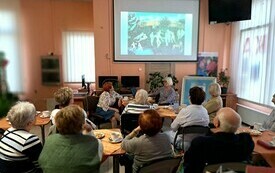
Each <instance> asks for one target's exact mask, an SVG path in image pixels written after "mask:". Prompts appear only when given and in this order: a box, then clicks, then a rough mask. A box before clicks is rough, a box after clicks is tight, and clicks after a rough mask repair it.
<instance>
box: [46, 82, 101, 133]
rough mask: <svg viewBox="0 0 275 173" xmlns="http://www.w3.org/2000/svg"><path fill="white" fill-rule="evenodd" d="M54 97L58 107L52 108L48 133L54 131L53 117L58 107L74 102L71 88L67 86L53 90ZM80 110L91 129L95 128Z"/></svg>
mask: <svg viewBox="0 0 275 173" xmlns="http://www.w3.org/2000/svg"><path fill="white" fill-rule="evenodd" d="M54 98H55V101H56V102H57V103H58V104H59V108H57V109H54V110H53V111H52V112H51V121H52V124H53V126H51V127H50V130H49V135H50V134H52V133H56V126H55V119H54V118H55V116H56V114H57V113H58V112H59V111H60V109H62V108H65V107H67V106H69V105H71V104H73V102H74V99H73V90H72V89H71V88H69V87H62V88H59V89H58V90H57V91H56V92H54ZM82 112H83V114H84V116H85V118H86V123H87V124H89V125H91V126H92V128H93V129H96V128H97V127H96V125H95V124H94V123H93V122H91V121H90V120H89V119H88V118H87V113H86V112H85V110H84V109H82Z"/></svg>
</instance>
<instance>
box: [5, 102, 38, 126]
mask: <svg viewBox="0 0 275 173" xmlns="http://www.w3.org/2000/svg"><path fill="white" fill-rule="evenodd" d="M35 115H36V110H35V107H34V105H33V104H32V103H29V102H18V103H16V105H14V106H13V107H12V108H11V109H10V110H9V112H8V115H7V118H8V119H9V121H10V123H11V125H12V127H13V128H16V129H25V130H27V131H29V130H30V129H31V126H32V125H33V124H34V122H35Z"/></svg>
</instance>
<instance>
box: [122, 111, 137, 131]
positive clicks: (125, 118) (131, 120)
mask: <svg viewBox="0 0 275 173" xmlns="http://www.w3.org/2000/svg"><path fill="white" fill-rule="evenodd" d="M139 115H140V114H131V113H124V114H122V115H121V118H120V125H121V126H120V128H121V134H122V135H123V136H126V135H128V134H129V133H131V131H133V130H134V129H135V128H136V127H137V126H138V118H139Z"/></svg>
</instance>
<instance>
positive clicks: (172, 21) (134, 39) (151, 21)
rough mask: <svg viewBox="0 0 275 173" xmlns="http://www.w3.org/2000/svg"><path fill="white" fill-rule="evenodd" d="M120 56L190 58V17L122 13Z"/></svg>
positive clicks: (173, 14) (169, 14)
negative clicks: (180, 56) (178, 56)
mask: <svg viewBox="0 0 275 173" xmlns="http://www.w3.org/2000/svg"><path fill="white" fill-rule="evenodd" d="M121 28H127V31H126V32H125V31H124V30H121V34H120V35H121V45H120V46H121V54H122V55H128V54H131V55H191V51H192V49H191V47H192V38H191V36H192V14H180V13H179V14H178V13H152V12H151V13H148V12H121Z"/></svg>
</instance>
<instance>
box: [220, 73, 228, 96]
mask: <svg viewBox="0 0 275 173" xmlns="http://www.w3.org/2000/svg"><path fill="white" fill-rule="evenodd" d="M227 71H228V69H227V68H226V69H221V71H220V72H219V74H218V83H219V84H220V86H221V90H222V94H226V93H227V89H228V85H229V81H230V76H228V75H226V72H227Z"/></svg>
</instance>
